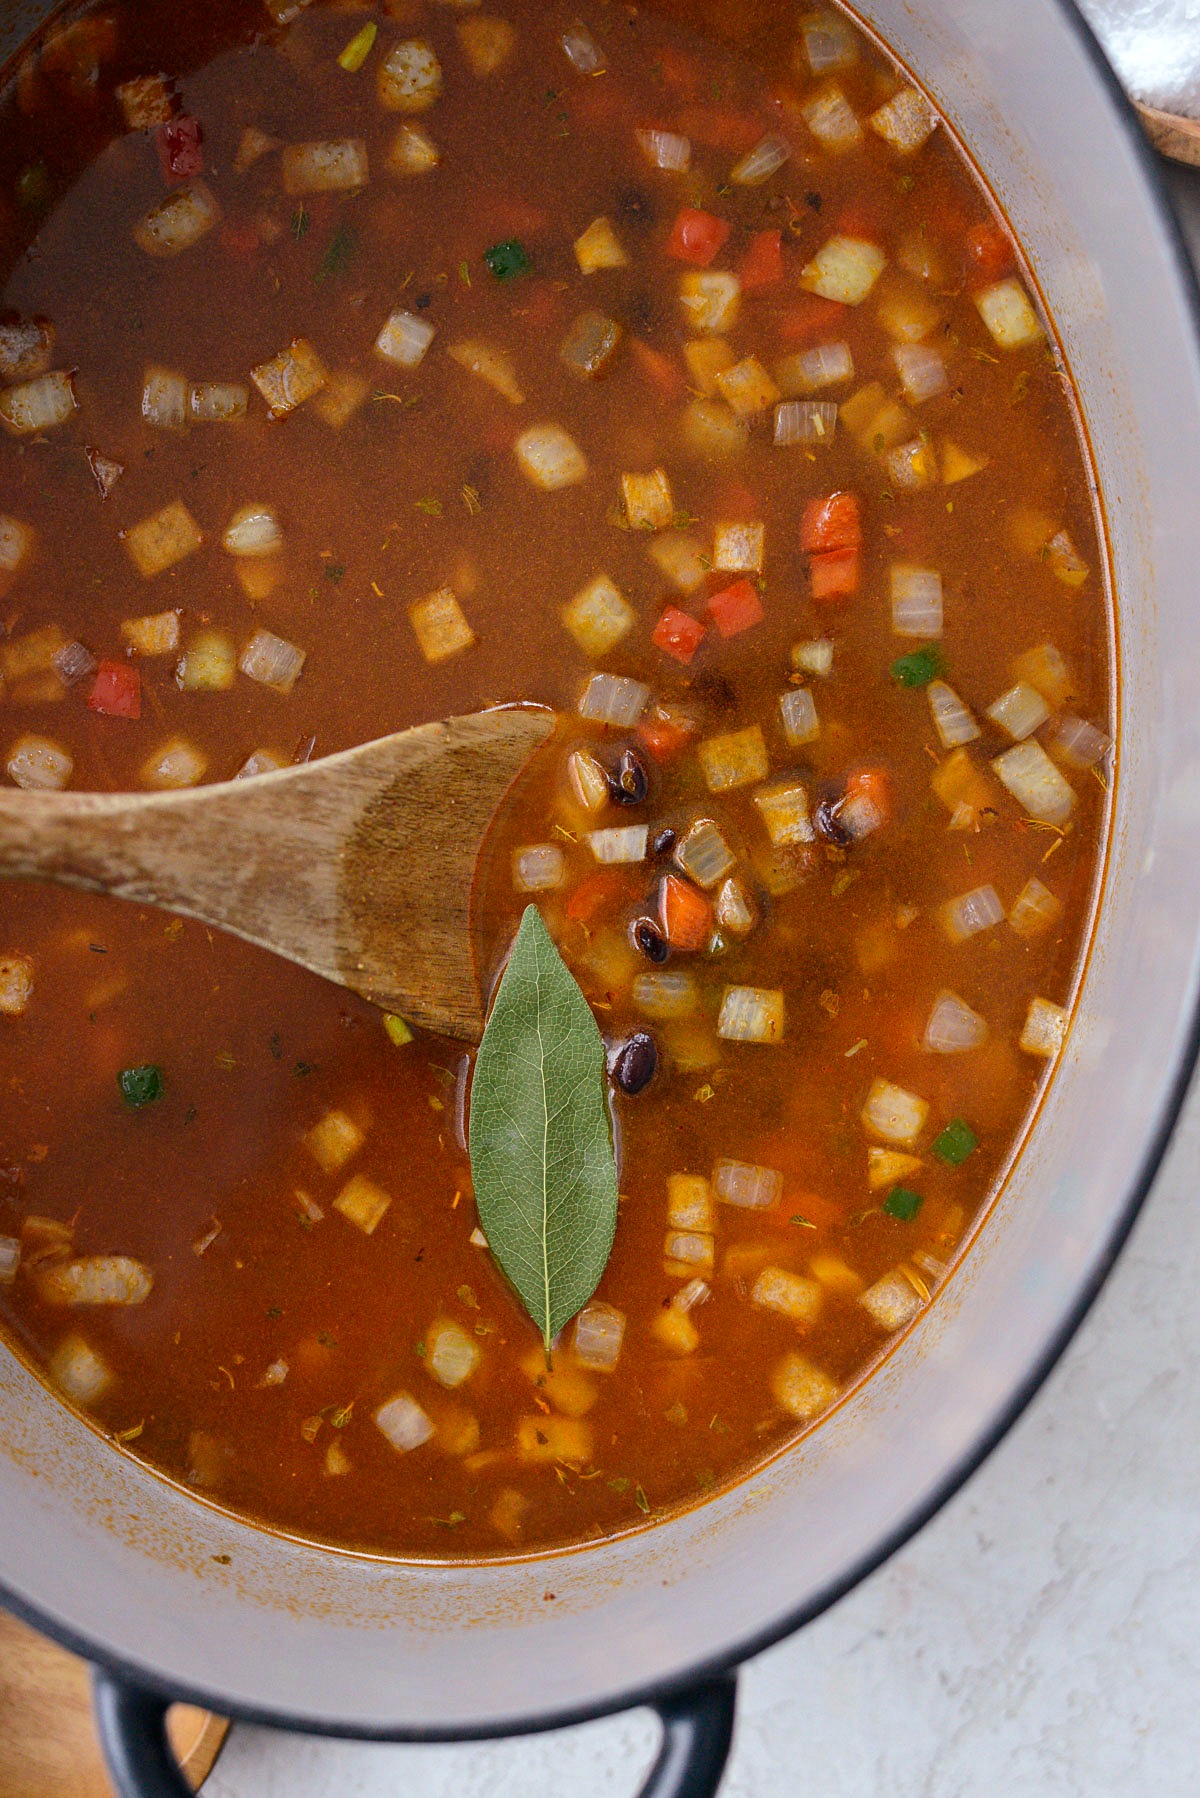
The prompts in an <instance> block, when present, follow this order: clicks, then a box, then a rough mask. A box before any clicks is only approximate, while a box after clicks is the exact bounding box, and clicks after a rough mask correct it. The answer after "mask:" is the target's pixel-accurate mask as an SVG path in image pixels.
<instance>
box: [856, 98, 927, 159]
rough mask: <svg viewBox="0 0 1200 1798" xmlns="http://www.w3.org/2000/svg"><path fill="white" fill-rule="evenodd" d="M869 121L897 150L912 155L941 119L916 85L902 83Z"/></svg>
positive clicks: (874, 129) (873, 129)
mask: <svg viewBox="0 0 1200 1798" xmlns="http://www.w3.org/2000/svg"><path fill="white" fill-rule="evenodd" d="M867 123H868V124H869V125H870V127H871V129H872V131H877V132H878V133H879V135H880V137H882V138H883V139H884V140H885V142H887V143H889V144H891V146H892V148H893V150H899V151H900V153H901V155H903V156H911V155H912V153H913V151H914V150H919V149H920V148H921V145H922V144H923V143H924V142H925V141H926V139H927V138H928V137H929V136H930V134H931V132H932V131H933V128H934V126H935V125H936V123H937V120H936V119H935V118H934V116H933V113H932V112H931V111H930V108H929V103H928V101H927V100H925V99H924V98H923V97H922V96H921V95H920V94H919V93H918V92H917V91H916V89H915V88H912V87H902V88H901V89H900V90H899V92H898V93H895V94H893V95H892V97H891V99H890V100H885V101H884V103H883V105H882V106H878V107H876V109H875V111H874V112H873V113H872V114H871V116H870V118H869V119H868V120H867Z"/></svg>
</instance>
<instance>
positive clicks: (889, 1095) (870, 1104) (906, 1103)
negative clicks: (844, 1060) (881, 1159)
mask: <svg viewBox="0 0 1200 1798" xmlns="http://www.w3.org/2000/svg"><path fill="white" fill-rule="evenodd" d="M928 1115H929V1106H928V1105H927V1104H926V1103H925V1100H924V1099H921V1098H918V1096H917V1094H916V1093H910V1092H907V1091H906V1090H905V1088H904V1087H902V1086H894V1085H893V1084H892V1082H891V1081H890V1080H881V1079H875V1080H873V1081H872V1082H871V1090H870V1092H869V1093H868V1094H867V1101H866V1104H865V1105H864V1106H863V1109H862V1121H863V1123H864V1124H865V1125H866V1127H867V1129H868V1130H870V1131H871V1133H872V1134H873V1135H875V1136H879V1137H882V1139H883V1141H884V1142H890V1143H895V1145H896V1147H897V1148H900V1149H911V1148H912V1146H913V1144H914V1143H915V1142H916V1140H917V1138H918V1136H920V1134H921V1131H922V1130H923V1129H924V1128H925V1119H926V1118H927V1117H928Z"/></svg>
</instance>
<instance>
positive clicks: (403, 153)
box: [387, 125, 442, 175]
mask: <svg viewBox="0 0 1200 1798" xmlns="http://www.w3.org/2000/svg"><path fill="white" fill-rule="evenodd" d="M441 160H442V153H441V151H440V150H439V149H438V147H437V145H436V144H435V143H434V141H433V139H432V138H431V137H430V135H429V133H428V132H427V131H422V129H421V127H420V126H419V125H401V127H400V129H399V131H397V133H396V135H395V137H394V138H393V139H392V142H391V147H390V148H389V150H388V155H387V166H388V169H389V170H390V171H391V173H392V174H393V175H427V174H428V173H429V171H430V169H435V168H436V167H437V166H438V163H439V162H440V161H441Z"/></svg>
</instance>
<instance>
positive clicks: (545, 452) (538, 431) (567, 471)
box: [513, 424, 588, 493]
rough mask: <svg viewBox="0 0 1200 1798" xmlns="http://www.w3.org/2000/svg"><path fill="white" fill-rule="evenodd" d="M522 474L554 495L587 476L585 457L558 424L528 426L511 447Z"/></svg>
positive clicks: (536, 485)
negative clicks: (561, 488) (558, 490)
mask: <svg viewBox="0 0 1200 1798" xmlns="http://www.w3.org/2000/svg"><path fill="white" fill-rule="evenodd" d="M513 452H514V454H515V455H516V458H517V462H518V465H519V466H520V469H521V473H522V474H523V475H524V476H525V478H526V479H527V480H529V481H532V483H533V485H534V486H535V487H541V488H542V489H543V490H544V491H545V492H547V493H553V492H555V491H556V490H557V489H558V488H560V487H571V486H573V485H574V484H575V483H576V482H577V481H582V480H583V478H584V476H585V475H586V474H587V471H588V465H587V458H586V457H585V455H584V453H583V451H582V450H581V449H580V447H579V445H578V444H577V443H576V442H575V440H574V439H573V438H572V437H570V436H569V435H568V434H567V432H566V431H564V430H563V428H562V426H561V425H555V424H545V425H531V426H530V428H529V429H528V430H527V431H522V432H521V435H520V436H519V437H518V438H517V440H516V442H515V443H514V445H513Z"/></svg>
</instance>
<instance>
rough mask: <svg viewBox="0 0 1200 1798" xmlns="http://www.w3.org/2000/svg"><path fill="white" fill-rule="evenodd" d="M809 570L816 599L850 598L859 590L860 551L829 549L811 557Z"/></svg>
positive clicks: (813, 595)
mask: <svg viewBox="0 0 1200 1798" xmlns="http://www.w3.org/2000/svg"><path fill="white" fill-rule="evenodd" d="M808 572H809V579H810V581H811V584H812V585H811V591H812V597H813V598H814V599H826V600H827V599H849V597H850V596H851V594H853V593H857V592H858V581H859V572H860V570H859V555H858V551H857V550H856V549H827V550H826V551H825V552H824V554H823V555H819V556H813V557H812V558H811V559H810V561H809V564H808Z"/></svg>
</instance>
